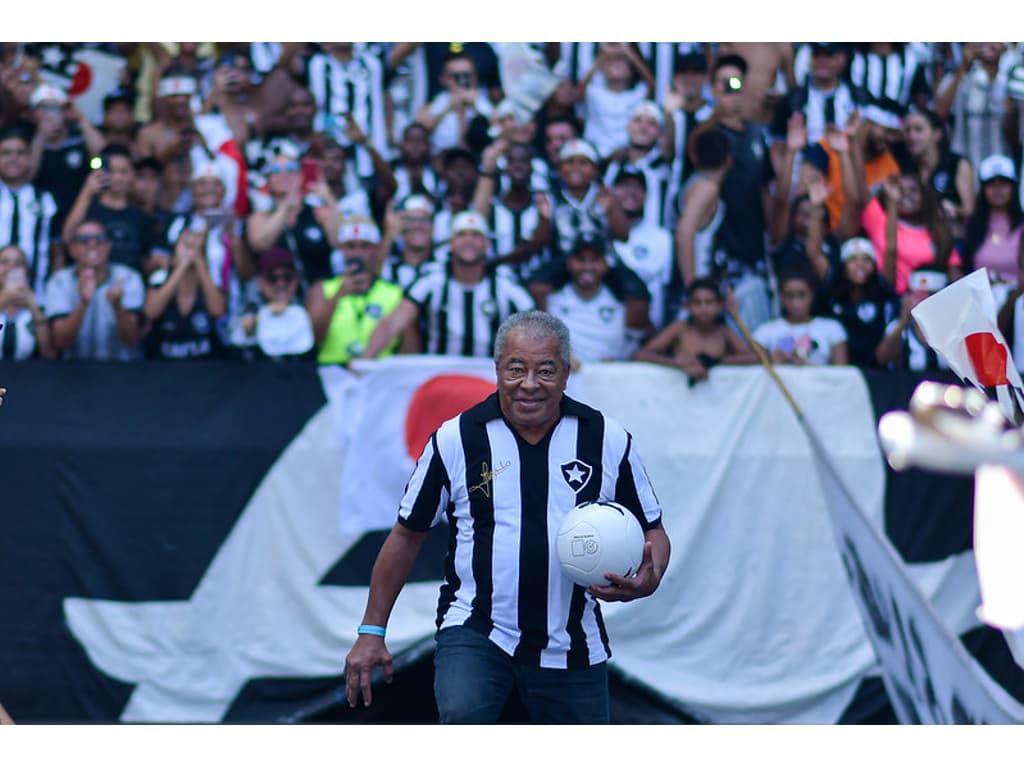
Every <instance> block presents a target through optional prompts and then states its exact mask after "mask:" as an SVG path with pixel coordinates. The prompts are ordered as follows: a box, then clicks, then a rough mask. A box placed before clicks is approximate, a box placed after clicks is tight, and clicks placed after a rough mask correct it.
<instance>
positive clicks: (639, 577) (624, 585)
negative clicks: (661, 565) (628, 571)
mask: <svg viewBox="0 0 1024 768" xmlns="http://www.w3.org/2000/svg"><path fill="white" fill-rule="evenodd" d="M604 577H605V579H607V580H608V581H609V582H611V583H610V584H608V585H607V586H597V585H594V586H592V587H590V589H588V590H587V591H588V592H589V593H590V594H592V595H593V596H594V597H596V598H597V599H598V600H605V601H607V602H609V603H628V602H629V601H630V600H636V599H638V598H641V597H647V596H648V595H649V594H651V593H653V592H654V590H656V589H657V588H658V583H659V582H660V581H661V579H660V578H659V577H658V575H657V574H656V573H655V572H654V562H653V560H652V558H651V542H649V541H645V542H644V557H643V560H641V561H640V567H639V568H638V569H637V572H636V575H634V576H621V575H619V574H617V573H606V574H605V575H604Z"/></svg>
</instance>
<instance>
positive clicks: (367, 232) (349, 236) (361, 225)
mask: <svg viewBox="0 0 1024 768" xmlns="http://www.w3.org/2000/svg"><path fill="white" fill-rule="evenodd" d="M353 240H365V241H366V242H368V243H379V242H380V229H379V228H378V227H377V225H376V224H374V223H373V222H372V221H362V220H360V221H347V222H345V223H344V224H342V225H341V229H339V230H338V242H339V243H350V242H352V241H353Z"/></svg>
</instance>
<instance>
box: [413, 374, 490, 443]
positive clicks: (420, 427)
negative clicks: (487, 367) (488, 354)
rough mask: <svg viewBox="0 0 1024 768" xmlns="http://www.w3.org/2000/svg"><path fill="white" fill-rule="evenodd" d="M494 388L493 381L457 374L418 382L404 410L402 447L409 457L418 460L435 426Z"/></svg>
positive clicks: (475, 402) (477, 401)
mask: <svg viewBox="0 0 1024 768" xmlns="http://www.w3.org/2000/svg"><path fill="white" fill-rule="evenodd" d="M495 389H497V387H496V386H495V384H494V382H493V381H486V380H484V379H481V378H480V377H479V376H467V375H464V374H457V373H449V374H442V375H440V376H434V377H433V378H430V379H427V380H426V381H425V382H423V383H422V384H420V385H419V386H418V387H417V388H416V391H415V392H413V395H412V397H411V398H410V399H409V410H407V411H406V413H405V450H406V451H407V452H408V454H409V458H411V459H412V460H413V461H415V460H416V459H418V458H419V457H420V453H422V452H423V446H424V445H426V444H427V440H429V439H430V435H431V434H432V433H433V432H434V430H435V429H437V428H438V427H440V426H441V425H442V424H443V423H444V422H445V421H447V420H448V419H450V418H452V417H453V416H458V415H459V414H460V413H462V412H463V411H464V410H466V409H467V408H469V407H470V406H473V405H476V404H477V403H479V402H480V401H481V400H483V399H484V398H485V397H487V396H488V395H490V394H491V393H492V392H494V391H495Z"/></svg>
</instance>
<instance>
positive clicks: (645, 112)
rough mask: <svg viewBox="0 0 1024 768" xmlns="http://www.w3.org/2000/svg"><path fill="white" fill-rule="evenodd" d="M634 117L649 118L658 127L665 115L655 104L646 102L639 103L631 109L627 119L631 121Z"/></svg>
mask: <svg viewBox="0 0 1024 768" xmlns="http://www.w3.org/2000/svg"><path fill="white" fill-rule="evenodd" d="M634 117H649V118H651V119H653V120H654V121H655V122H656V123H657V124H658V126H659V127H660V126H661V124H662V123H663V122H664V120H665V113H664V112H663V111H662V109H661V107H659V106H658V105H657V104H656V103H655V102H653V101H649V100H648V101H641V102H640V103H639V104H637V105H636V106H635V107H633V111H632V112H631V113H630V115H629V119H630V120H632V119H633V118H634Z"/></svg>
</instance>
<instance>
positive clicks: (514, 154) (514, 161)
mask: <svg viewBox="0 0 1024 768" xmlns="http://www.w3.org/2000/svg"><path fill="white" fill-rule="evenodd" d="M507 159H508V165H507V166H506V167H505V172H506V173H507V174H508V179H509V181H510V182H512V184H514V185H516V186H525V185H527V184H529V182H530V175H531V174H532V173H533V166H532V164H531V163H532V160H533V152H531V151H530V149H529V148H528V147H523V146H519V145H516V146H514V147H511V148H510V149H509V151H508V155H507Z"/></svg>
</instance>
